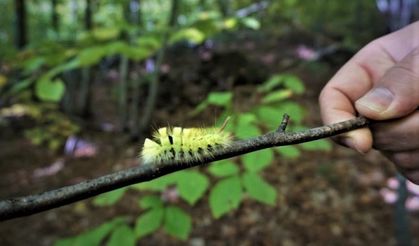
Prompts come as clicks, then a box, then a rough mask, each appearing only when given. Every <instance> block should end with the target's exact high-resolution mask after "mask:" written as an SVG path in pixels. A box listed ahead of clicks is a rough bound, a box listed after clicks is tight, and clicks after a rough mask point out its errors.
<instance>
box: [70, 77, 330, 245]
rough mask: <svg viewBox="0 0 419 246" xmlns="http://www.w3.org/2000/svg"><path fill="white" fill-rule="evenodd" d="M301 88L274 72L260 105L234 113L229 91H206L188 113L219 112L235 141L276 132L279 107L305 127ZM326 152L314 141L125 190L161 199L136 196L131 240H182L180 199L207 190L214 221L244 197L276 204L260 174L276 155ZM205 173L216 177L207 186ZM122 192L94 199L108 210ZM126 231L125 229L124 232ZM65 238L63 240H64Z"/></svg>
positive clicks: (185, 228)
mask: <svg viewBox="0 0 419 246" xmlns="http://www.w3.org/2000/svg"><path fill="white" fill-rule="evenodd" d="M284 91H287V92H288V93H286V95H287V96H282V97H280V98H275V100H269V101H268V102H267V101H266V100H265V98H266V97H267V96H268V95H271V94H273V93H279V92H284ZM304 91H305V88H304V84H303V82H302V81H301V80H300V79H299V78H298V77H296V76H293V75H290V74H275V75H273V76H272V77H270V78H269V79H268V80H267V81H266V82H264V83H263V84H261V85H260V86H259V87H258V90H257V94H259V95H255V97H257V98H260V102H259V103H257V104H256V105H254V107H253V108H252V109H250V110H249V111H247V112H237V111H235V108H234V105H233V102H234V94H233V93H232V92H211V93H210V94H209V95H208V96H207V98H206V99H205V100H204V101H203V102H202V103H201V104H200V105H198V106H197V107H196V109H195V110H194V112H192V113H193V114H197V113H198V112H202V111H204V110H206V109H208V108H210V107H213V106H215V107H221V108H223V109H224V113H223V114H222V115H223V116H221V117H220V120H219V121H218V123H217V124H222V123H223V121H224V119H225V116H226V115H229V116H230V117H231V120H230V121H229V123H228V124H227V127H226V130H227V131H230V132H232V133H234V135H235V136H236V137H237V138H239V139H245V138H250V137H254V136H257V135H260V134H262V132H263V131H264V130H266V129H271V130H275V129H276V128H277V127H278V125H279V123H280V121H281V119H280V118H279V117H278V115H280V114H278V109H280V111H281V112H283V113H288V114H289V115H290V116H291V119H292V120H291V122H290V124H289V129H293V130H302V129H304V128H305V127H304V125H303V119H304V115H305V112H304V108H303V107H302V106H301V105H299V104H298V103H295V102H293V100H292V98H293V96H294V95H301V94H302V93H304ZM300 149H303V150H307V151H330V150H331V144H330V142H329V141H328V140H317V141H313V142H310V143H304V144H300V145H299V147H296V146H284V147H278V148H274V149H265V150H261V151H257V152H253V153H249V154H246V155H242V156H240V157H239V158H237V159H233V160H221V161H217V162H215V163H213V164H212V165H210V166H209V167H208V168H207V172H198V171H193V170H184V171H180V172H176V173H172V174H169V175H166V176H163V177H160V178H158V179H155V180H153V181H150V182H145V183H140V184H136V185H132V186H130V188H131V189H135V190H140V191H149V192H154V193H160V194H161V195H160V196H157V195H149V196H144V197H142V198H140V201H139V206H140V208H141V209H142V210H143V213H142V214H141V215H140V216H139V217H138V218H137V220H136V223H135V226H134V228H133V229H130V230H133V231H134V235H135V240H138V239H141V238H142V237H144V236H146V235H149V234H151V233H153V232H155V231H157V230H158V229H160V228H161V229H163V230H164V231H165V232H166V233H168V234H169V235H172V236H174V237H176V238H178V239H181V240H185V239H187V238H188V237H189V234H190V232H191V228H192V217H191V216H190V215H189V214H188V213H187V212H186V211H184V210H183V209H181V208H180V207H179V206H177V205H175V204H177V203H179V201H178V200H179V199H181V200H183V201H184V202H185V203H186V204H188V205H190V206H194V205H196V204H197V202H199V201H200V200H202V199H203V197H204V195H205V194H206V193H207V191H208V192H209V199H208V205H209V207H210V209H211V213H212V215H213V217H214V218H215V219H218V218H220V217H222V216H224V215H226V214H228V213H230V212H232V211H234V210H236V209H238V208H239V206H240V204H241V203H242V201H243V199H245V198H246V197H247V199H253V200H255V201H257V202H260V203H262V204H266V205H269V206H276V200H277V191H276V189H275V188H274V187H273V186H272V185H271V184H270V183H269V182H268V181H266V180H265V179H264V178H263V170H264V169H266V168H267V167H268V166H270V165H271V164H272V163H273V161H274V159H275V153H274V150H275V151H276V153H277V154H279V155H280V157H281V158H285V159H294V158H298V157H299V156H300V155H301V150H300ZM207 173H209V174H211V175H212V176H213V177H214V178H215V179H216V182H215V184H213V185H211V184H210V181H209V180H210V179H209V178H208V177H207ZM126 190H127V188H122V189H119V190H115V191H112V192H108V193H105V194H102V195H100V196H98V197H96V198H95V199H94V202H93V203H94V204H95V205H97V206H111V205H114V204H115V203H116V202H118V200H120V199H121V198H122V195H123V194H124V193H125V191H126ZM128 229H129V228H125V229H124V230H126V231H128ZM64 240H68V239H64Z"/></svg>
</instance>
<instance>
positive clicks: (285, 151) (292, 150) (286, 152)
mask: <svg viewBox="0 0 419 246" xmlns="http://www.w3.org/2000/svg"><path fill="white" fill-rule="evenodd" d="M275 150H276V151H277V152H278V153H279V154H280V155H281V156H282V157H284V158H286V159H295V158H298V157H299V156H300V154H301V152H300V150H299V149H298V148H296V147H294V146H291V145H289V146H281V147H278V148H275Z"/></svg>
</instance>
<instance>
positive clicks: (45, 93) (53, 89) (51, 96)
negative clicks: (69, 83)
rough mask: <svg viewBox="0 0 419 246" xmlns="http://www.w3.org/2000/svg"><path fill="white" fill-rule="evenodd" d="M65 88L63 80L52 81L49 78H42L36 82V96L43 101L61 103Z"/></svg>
mask: <svg viewBox="0 0 419 246" xmlns="http://www.w3.org/2000/svg"><path fill="white" fill-rule="evenodd" d="M64 91H65V86H64V83H63V81H62V80H60V79H56V80H54V81H51V80H49V79H47V78H41V79H39V80H38V81H36V85H35V93H36V96H37V97H38V98H39V99H41V100H43V101H50V102H59V101H60V100H61V98H62V97H63V95H64Z"/></svg>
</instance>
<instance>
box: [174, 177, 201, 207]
mask: <svg viewBox="0 0 419 246" xmlns="http://www.w3.org/2000/svg"><path fill="white" fill-rule="evenodd" d="M208 185H209V182H208V179H207V177H206V176H205V175H202V174H200V173H199V172H196V171H182V172H179V173H178V182H177V188H178V191H179V195H180V197H182V198H183V199H185V200H186V201H187V202H188V203H189V204H190V205H194V204H195V203H196V202H197V201H198V200H199V199H200V198H201V197H202V196H203V195H204V194H205V191H206V190H207V188H208Z"/></svg>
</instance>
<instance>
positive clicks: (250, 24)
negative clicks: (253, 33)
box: [241, 17, 260, 30]
mask: <svg viewBox="0 0 419 246" xmlns="http://www.w3.org/2000/svg"><path fill="white" fill-rule="evenodd" d="M241 22H242V23H243V25H244V26H245V27H247V28H250V29H254V30H258V29H259V28H260V22H259V21H258V20H257V19H255V18H253V17H245V18H243V19H241Z"/></svg>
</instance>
